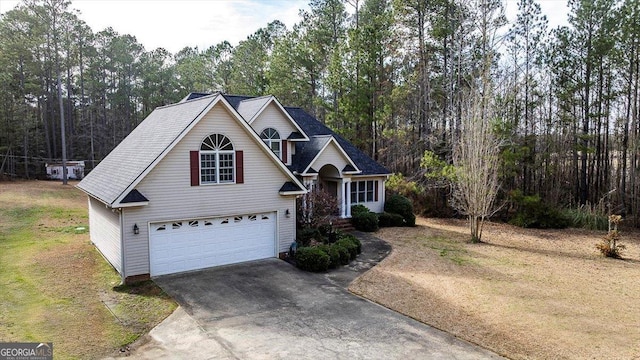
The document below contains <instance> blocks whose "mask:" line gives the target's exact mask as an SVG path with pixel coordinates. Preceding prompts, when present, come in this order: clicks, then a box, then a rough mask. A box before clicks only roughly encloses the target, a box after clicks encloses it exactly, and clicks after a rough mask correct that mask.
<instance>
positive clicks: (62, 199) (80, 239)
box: [0, 181, 176, 359]
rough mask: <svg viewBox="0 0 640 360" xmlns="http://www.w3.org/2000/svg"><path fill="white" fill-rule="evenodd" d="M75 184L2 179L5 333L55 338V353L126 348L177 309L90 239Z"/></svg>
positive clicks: (94, 353)
mask: <svg viewBox="0 0 640 360" xmlns="http://www.w3.org/2000/svg"><path fill="white" fill-rule="evenodd" d="M88 223H89V221H88V215H87V200H86V196H84V195H83V194H82V193H81V192H80V191H79V190H77V189H75V188H74V187H73V184H71V185H68V186H63V185H61V184H60V183H59V182H49V181H21V182H0V288H1V289H2V291H0V339H2V341H5V342H13V341H19V342H53V348H54V357H55V358H60V359H68V358H77V359H94V358H102V357H104V356H106V355H112V354H114V353H117V352H119V351H120V349H121V348H123V347H126V345H127V344H130V343H131V342H133V341H134V340H136V339H137V338H138V337H140V336H141V335H143V334H145V333H146V332H148V331H149V330H150V329H151V328H152V327H154V326H155V325H156V324H158V323H159V322H160V321H162V320H163V319H164V318H165V317H167V316H168V315H169V314H171V312H172V311H173V310H174V309H175V307H176V304H175V302H174V301H173V300H172V299H171V298H170V297H169V296H167V295H166V294H165V293H164V292H163V291H162V290H161V289H160V288H159V287H157V286H156V285H155V284H154V283H153V282H146V283H143V284H141V285H139V286H135V287H125V286H119V283H120V277H119V275H118V274H117V273H116V272H115V270H114V269H113V268H112V267H111V266H110V265H109V264H108V263H107V262H106V261H105V260H104V259H103V258H102V256H101V255H100V254H99V253H98V251H97V250H96V249H95V247H94V246H93V245H92V244H91V243H90V241H89V232H88Z"/></svg>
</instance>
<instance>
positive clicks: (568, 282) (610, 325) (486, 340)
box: [350, 218, 640, 359]
mask: <svg viewBox="0 0 640 360" xmlns="http://www.w3.org/2000/svg"><path fill="white" fill-rule="evenodd" d="M417 223H418V226H417V227H415V228H386V229H381V230H380V231H379V232H378V233H377V234H376V235H377V236H379V237H380V238H382V239H384V240H386V241H388V242H389V243H390V244H391V245H392V246H393V252H392V253H391V255H390V256H389V257H387V258H386V259H385V260H384V261H383V262H382V263H380V264H379V265H378V266H376V267H375V268H373V269H372V270H371V271H369V272H367V273H366V274H364V275H363V276H361V277H360V278H358V279H357V280H356V281H355V282H354V283H352V284H351V287H350V290H351V291H353V292H354V293H356V294H359V295H362V296H364V297H366V298H369V299H371V300H373V301H375V302H378V303H380V304H382V305H384V306H386V307H389V308H391V309H394V310H397V311H399V312H401V313H404V314H406V315H408V316H410V317H413V318H415V319H418V320H420V321H422V322H424V323H427V324H430V325H432V326H434V327H437V328H440V329H442V330H445V331H447V332H450V333H452V334H454V335H456V336H458V337H460V338H463V339H466V340H468V341H470V342H473V343H476V344H479V345H481V346H483V347H485V348H488V349H490V350H493V351H495V352H497V353H499V354H501V355H503V356H506V357H509V358H512V359H640V232H638V231H633V232H632V231H626V230H625V229H624V228H623V229H622V231H621V235H622V239H621V243H622V244H624V245H626V247H627V249H626V251H625V252H624V253H623V257H624V258H625V260H613V259H607V258H603V257H601V256H600V253H599V252H598V250H596V248H595V244H596V243H597V242H599V240H600V239H601V238H602V236H604V235H605V232H593V231H586V230H577V229H568V230H533V229H521V228H517V227H513V226H510V225H506V224H488V225H487V226H485V232H484V235H483V240H484V241H485V242H486V243H484V244H470V243H467V241H466V240H467V239H468V238H469V236H468V229H467V226H466V223H465V222H464V221H459V220H436V219H420V218H419V219H418V222H417Z"/></svg>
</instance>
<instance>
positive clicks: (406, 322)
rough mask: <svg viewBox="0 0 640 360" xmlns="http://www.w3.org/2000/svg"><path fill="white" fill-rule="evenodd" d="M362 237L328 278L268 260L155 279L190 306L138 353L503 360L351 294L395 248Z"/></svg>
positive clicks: (145, 356)
mask: <svg viewBox="0 0 640 360" xmlns="http://www.w3.org/2000/svg"><path fill="white" fill-rule="evenodd" d="M358 236H359V237H360V239H361V241H362V244H363V252H362V254H361V255H360V256H359V257H358V258H357V259H356V260H355V261H353V262H351V263H350V264H349V265H348V266H341V267H339V268H337V269H334V270H332V271H329V272H325V273H310V272H305V271H301V270H299V269H296V268H295V267H293V266H291V265H290V264H288V263H286V262H284V261H280V260H276V259H269V260H262V261H256V262H250V263H244V264H236V265H231V266H224V267H218V268H213V269H208V270H203V271H198V272H192V273H185V274H178V275H170V276H165V277H160V278H157V279H155V281H156V283H158V284H159V285H160V286H161V287H162V288H163V289H164V290H165V291H166V292H167V293H168V294H170V295H171V296H173V297H174V298H175V299H176V300H177V301H178V303H179V304H180V305H181V307H180V308H179V309H178V311H176V312H175V313H174V314H173V315H172V316H170V317H169V318H168V319H167V320H165V321H164V322H163V323H162V324H161V325H160V326H158V327H156V328H155V329H154V330H153V331H151V333H150V336H149V338H148V340H149V341H148V342H146V343H144V344H142V343H141V344H140V346H139V348H137V349H136V350H134V351H133V352H132V353H131V354H129V357H130V358H133V359H151V358H160V357H165V358H167V357H173V358H175V357H181V358H189V359H209V358H215V359H498V358H499V357H498V356H496V355H495V354H492V353H490V352H487V351H485V350H483V349H480V348H478V347H476V346H474V345H471V344H469V343H467V342H464V341H461V340H459V339H456V338H455V337H453V336H451V335H449V334H447V333H444V332H441V331H439V330H436V329H433V328H431V327H429V326H426V325H424V324H422V323H419V322H417V321H415V320H412V319H410V318H408V317H406V316H403V315H400V314H398V313H396V312H394V311H391V310H388V309H386V308H383V307H381V306H379V305H377V304H374V303H372V302H369V301H367V300H365V299H362V298H360V297H357V296H355V295H353V294H351V293H349V292H348V291H347V290H346V288H345V286H347V284H349V283H350V282H351V281H352V280H353V279H354V278H355V277H357V276H358V275H359V274H361V273H363V272H365V271H366V270H367V269H369V268H371V267H372V266H373V265H375V264H376V263H377V262H378V261H380V259H382V258H384V256H386V254H388V253H389V251H390V248H389V246H388V245H387V244H385V243H384V242H382V241H380V240H379V239H376V238H375V237H373V236H371V235H368V234H358ZM176 332H179V333H180V334H186V335H185V336H176Z"/></svg>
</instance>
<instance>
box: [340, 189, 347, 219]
mask: <svg viewBox="0 0 640 360" xmlns="http://www.w3.org/2000/svg"><path fill="white" fill-rule="evenodd" d="M346 184H347V182H346V181H345V180H344V179H342V181H340V196H339V199H340V217H341V218H343V219H344V218H345V217H346V216H347V206H346V203H347V202H346V201H345V200H346V199H345V197H346V196H345V195H344V194H345V189H346V186H345V185H346Z"/></svg>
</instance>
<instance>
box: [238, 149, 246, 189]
mask: <svg viewBox="0 0 640 360" xmlns="http://www.w3.org/2000/svg"><path fill="white" fill-rule="evenodd" d="M236 184H244V153H243V152H242V150H237V151H236Z"/></svg>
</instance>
